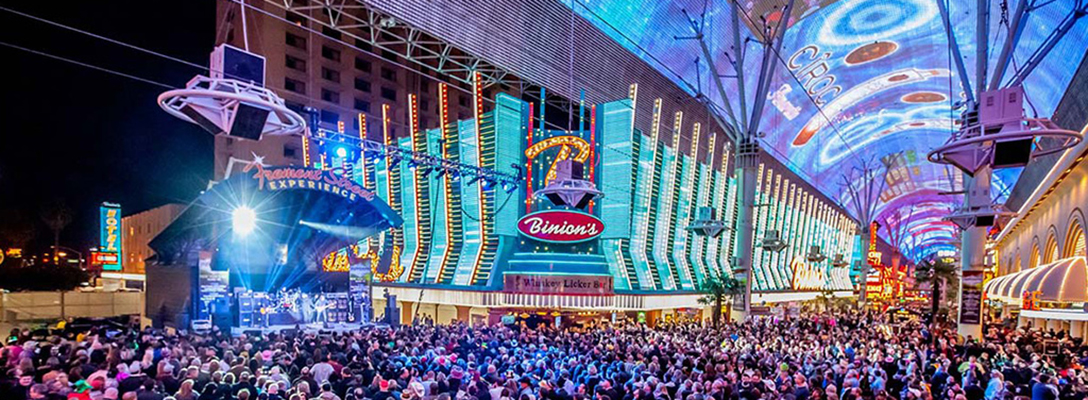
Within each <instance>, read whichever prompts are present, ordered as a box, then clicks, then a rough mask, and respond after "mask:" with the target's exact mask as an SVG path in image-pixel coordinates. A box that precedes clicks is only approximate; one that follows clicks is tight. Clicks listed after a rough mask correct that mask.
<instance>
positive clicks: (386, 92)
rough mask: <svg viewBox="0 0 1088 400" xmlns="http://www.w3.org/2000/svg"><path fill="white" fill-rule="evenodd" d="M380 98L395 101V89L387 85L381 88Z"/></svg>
mask: <svg viewBox="0 0 1088 400" xmlns="http://www.w3.org/2000/svg"><path fill="white" fill-rule="evenodd" d="M382 98H383V99H386V100H389V101H397V91H396V89H390V88H387V87H383V88H382Z"/></svg>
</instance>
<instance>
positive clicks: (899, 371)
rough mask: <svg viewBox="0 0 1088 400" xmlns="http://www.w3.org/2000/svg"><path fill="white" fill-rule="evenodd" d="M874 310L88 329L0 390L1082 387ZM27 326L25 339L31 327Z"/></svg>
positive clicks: (782, 393)
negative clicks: (272, 329)
mask: <svg viewBox="0 0 1088 400" xmlns="http://www.w3.org/2000/svg"><path fill="white" fill-rule="evenodd" d="M875 316H876V315H875V314H869V313H853V315H842V316H830V315H827V314H811V315H803V316H802V317H799V318H792V319H779V318H767V317H764V318H758V319H750V320H748V321H745V322H742V323H723V324H722V325H721V326H719V327H716V328H715V327H712V326H711V325H710V324H658V325H657V326H655V327H654V328H650V327H647V326H644V325H638V324H620V325H599V326H593V327H570V328H565V329H556V328H554V327H548V326H540V327H533V328H530V327H527V326H525V325H524V324H514V325H505V326H476V327H470V326H467V325H464V324H458V323H455V324H452V325H433V324H420V325H414V326H406V327H400V328H397V329H390V328H387V327H373V328H364V329H362V330H358V331H353V332H341V333H335V332H324V333H322V332H313V333H306V332H292V333H286V334H267V335H260V336H246V335H242V336H231V335H228V334H226V333H224V332H220V331H213V332H211V333H206V334H195V333H184V332H181V333H169V334H168V333H164V332H162V331H159V330H154V329H150V328H148V329H144V330H136V329H132V330H123V329H113V328H107V327H99V328H93V329H91V330H89V331H86V332H83V333H79V334H73V335H54V336H48V337H45V338H41V337H31V336H30V335H29V333H28V332H27V331H13V332H12V336H11V338H10V339H9V341H8V343H7V346H6V347H4V348H3V350H2V352H0V362H2V367H0V370H2V371H3V373H4V375H3V377H2V379H0V398H2V399H10V400H24V399H49V400H53V399H72V398H74V399H84V400H102V399H106V400H117V399H121V400H167V399H171V400H308V399H320V400H364V399H367V400H397V399H403V400H730V399H797V400H822V399H938V400H941V399H949V400H958V399H1013V398H1030V399H1059V398H1060V399H1083V398H1085V396H1086V395H1088V386H1086V382H1088V380H1086V378H1088V375H1086V373H1085V371H1084V370H1083V369H1082V368H1081V365H1084V364H1085V363H1088V352H1081V351H1080V343H1079V341H1076V340H1073V339H1070V338H1068V337H1064V336H1063V335H1061V334H1060V333H1058V334H1055V333H1051V334H1043V333H1042V332H1037V331H1029V330H1024V329H1016V328H1011V327H1010V328H995V330H993V331H991V332H990V335H989V336H988V338H987V339H988V340H985V341H983V342H979V341H976V340H974V339H971V338H968V339H966V340H961V339H959V338H958V337H957V336H956V335H955V331H954V329H946V328H930V327H927V326H923V325H921V324H918V323H903V324H897V325H892V324H887V323H883V322H881V321H880V320H881V319H880V318H876V317H875ZM35 339H36V340H35Z"/></svg>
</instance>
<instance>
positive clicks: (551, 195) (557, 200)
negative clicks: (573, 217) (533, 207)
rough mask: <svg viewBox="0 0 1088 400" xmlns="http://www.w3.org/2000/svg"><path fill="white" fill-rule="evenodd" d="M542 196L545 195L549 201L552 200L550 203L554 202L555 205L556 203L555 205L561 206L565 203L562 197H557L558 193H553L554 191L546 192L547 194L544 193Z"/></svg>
mask: <svg viewBox="0 0 1088 400" xmlns="http://www.w3.org/2000/svg"><path fill="white" fill-rule="evenodd" d="M544 196H545V197H547V198H548V200H551V201H552V204H555V205H557V206H563V205H566V204H567V202H565V201H563V198H562V197H559V195H558V194H555V193H548V194H546V195H544Z"/></svg>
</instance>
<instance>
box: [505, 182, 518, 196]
mask: <svg viewBox="0 0 1088 400" xmlns="http://www.w3.org/2000/svg"><path fill="white" fill-rule="evenodd" d="M517 189H518V184H517V183H516V182H504V183H503V184H502V190H505V191H506V193H507V194H509V193H513V192H514V191H515V190H517Z"/></svg>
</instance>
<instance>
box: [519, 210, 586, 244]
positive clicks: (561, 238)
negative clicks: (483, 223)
mask: <svg viewBox="0 0 1088 400" xmlns="http://www.w3.org/2000/svg"><path fill="white" fill-rule="evenodd" d="M518 232H521V234H522V235H525V236H528V237H530V238H533V239H536V240H540V241H544V242H552V243H578V242H584V241H587V240H592V239H594V238H596V237H597V236H600V235H601V233H602V232H604V222H601V220H600V219H597V217H594V216H592V215H590V214H585V213H580V212H574V211H565V210H548V211H539V212H535V213H532V214H528V215H526V216H524V217H521V220H519V221H518Z"/></svg>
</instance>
